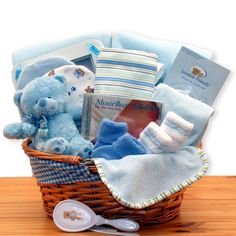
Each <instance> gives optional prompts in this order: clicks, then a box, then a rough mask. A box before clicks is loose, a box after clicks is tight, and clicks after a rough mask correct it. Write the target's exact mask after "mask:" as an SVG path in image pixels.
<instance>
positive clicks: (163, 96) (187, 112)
mask: <svg viewBox="0 0 236 236" xmlns="http://www.w3.org/2000/svg"><path fill="white" fill-rule="evenodd" d="M153 100H155V101H158V102H162V111H161V121H163V119H164V118H165V116H166V114H167V112H168V111H172V112H175V113H176V114H177V115H179V116H180V117H182V118H183V119H185V120H186V121H188V122H190V123H192V124H194V128H193V131H192V133H191V135H190V137H189V139H188V140H187V142H186V144H185V145H191V146H198V145H199V143H200V142H201V139H202V136H203V134H204V132H205V130H206V128H207V125H208V121H209V119H210V118H211V116H212V115H213V112H214V109H213V108H212V107H210V106H208V105H207V104H205V103H202V102H200V101H198V100H196V99H194V98H192V97H189V96H187V95H185V94H183V93H181V92H179V91H177V90H176V89H174V88H172V87H170V86H168V85H166V84H163V83H161V84H159V85H158V86H157V87H156V92H155V95H154V97H153Z"/></svg>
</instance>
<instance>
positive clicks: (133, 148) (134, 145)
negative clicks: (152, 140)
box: [91, 133, 146, 160]
mask: <svg viewBox="0 0 236 236" xmlns="http://www.w3.org/2000/svg"><path fill="white" fill-rule="evenodd" d="M145 153H146V149H145V147H144V145H143V144H142V143H141V142H140V141H138V140H137V139H136V138H135V137H133V136H132V135H130V134H129V133H126V134H124V135H123V136H121V137H120V138H118V140H116V141H115V142H114V143H113V144H112V145H105V146H101V147H98V148H96V149H94V150H93V152H92V155H91V156H92V157H102V158H105V159H107V160H113V159H121V158H122V157H124V156H127V155H139V154H145Z"/></svg>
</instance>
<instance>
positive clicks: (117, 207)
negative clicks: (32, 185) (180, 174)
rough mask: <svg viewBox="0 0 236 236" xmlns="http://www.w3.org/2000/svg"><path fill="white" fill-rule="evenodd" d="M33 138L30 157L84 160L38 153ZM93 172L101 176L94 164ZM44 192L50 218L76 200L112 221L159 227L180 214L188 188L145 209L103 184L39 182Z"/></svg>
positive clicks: (26, 147) (28, 150) (26, 144)
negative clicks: (134, 206)
mask: <svg viewBox="0 0 236 236" xmlns="http://www.w3.org/2000/svg"><path fill="white" fill-rule="evenodd" d="M29 143H30V139H27V140H25V141H24V142H23V144H22V147H23V150H24V151H25V153H26V154H27V155H28V156H29V157H35V158H40V159H46V160H53V161H55V162H64V163H70V164H73V165H80V164H81V163H83V159H82V158H80V157H75V156H65V155H55V154H48V153H44V152H40V151H37V150H35V149H32V148H30V147H29ZM86 165H87V166H88V168H89V171H90V172H92V173H97V169H96V166H95V165H94V163H93V162H92V161H90V162H88V163H86ZM38 185H39V186H40V191H41V193H42V200H43V206H44V209H45V211H46V212H47V214H48V216H49V217H52V213H53V209H54V207H55V206H56V205H57V204H58V203H59V202H60V201H62V200H66V199H75V200H78V201H81V202H83V203H84V204H86V205H88V206H89V207H91V208H92V209H93V210H94V212H96V213H97V214H99V215H102V216H104V217H106V218H109V219H114V218H129V219H133V220H136V221H137V222H139V223H140V224H156V223H164V222H167V221H169V220H171V219H173V218H174V217H176V216H177V215H178V214H179V211H180V205H181V202H182V199H183V193H184V191H185V189H183V190H181V191H179V192H177V193H175V194H173V195H171V196H170V197H167V198H165V199H164V200H162V201H160V202H158V203H156V204H154V205H152V206H150V207H147V208H143V209H132V208H128V207H126V206H123V205H121V204H120V203H119V202H117V201H116V200H115V199H114V198H113V196H112V195H111V193H110V191H109V190H108V188H107V187H106V185H105V184H103V182H102V181H101V180H100V181H95V182H76V183H72V184H42V183H38Z"/></svg>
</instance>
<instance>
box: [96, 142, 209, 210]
mask: <svg viewBox="0 0 236 236" xmlns="http://www.w3.org/2000/svg"><path fill="white" fill-rule="evenodd" d="M207 163H208V162H207V158H206V155H205V154H204V153H203V152H202V151H201V150H200V149H197V148H195V147H190V146H187V147H184V148H183V149H181V150H179V151H177V152H173V153H160V154H146V155H133V156H132V155H130V156H126V157H124V158H122V159H120V160H112V161H107V160H105V159H102V158H97V159H95V164H96V167H97V169H98V172H99V175H100V177H101V179H102V181H103V182H104V184H106V186H107V187H108V188H109V190H110V191H111V193H112V195H113V197H114V198H115V199H116V200H117V201H119V202H120V203H121V204H123V205H125V206H128V207H131V208H144V207H148V206H150V205H152V204H155V203H156V202H158V201H160V200H162V199H164V198H166V197H167V196H170V195H171V194H173V193H175V192H177V191H179V190H180V189H183V188H185V187H187V186H188V185H190V184H192V183H193V182H195V181H196V180H198V179H199V178H201V177H202V176H203V175H204V174H205V173H206V170H207Z"/></svg>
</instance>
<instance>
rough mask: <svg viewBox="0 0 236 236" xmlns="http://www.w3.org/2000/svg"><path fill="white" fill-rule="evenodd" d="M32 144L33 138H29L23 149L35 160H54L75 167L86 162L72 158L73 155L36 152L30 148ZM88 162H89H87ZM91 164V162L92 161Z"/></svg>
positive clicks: (24, 142)
mask: <svg viewBox="0 0 236 236" xmlns="http://www.w3.org/2000/svg"><path fill="white" fill-rule="evenodd" d="M31 142H32V139H31V138H27V139H25V140H24V141H23V142H22V145H21V146H22V149H23V150H24V152H25V153H26V154H27V155H28V156H34V157H35V158H40V159H46V160H53V161H58V162H64V163H70V164H75V165H80V163H82V162H85V159H83V158H82V157H80V156H72V155H62V154H54V153H46V152H42V151H39V150H36V149H34V148H32V147H30V145H29V144H30V143H31ZM86 162H88V160H87V161H86ZM90 162H91V160H90Z"/></svg>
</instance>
